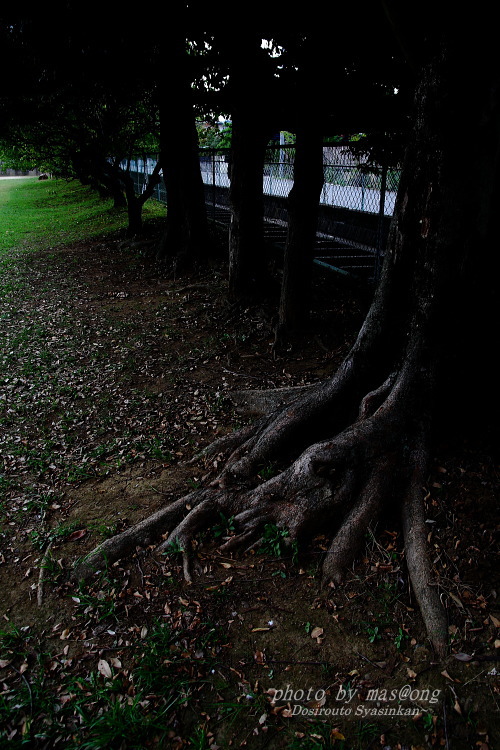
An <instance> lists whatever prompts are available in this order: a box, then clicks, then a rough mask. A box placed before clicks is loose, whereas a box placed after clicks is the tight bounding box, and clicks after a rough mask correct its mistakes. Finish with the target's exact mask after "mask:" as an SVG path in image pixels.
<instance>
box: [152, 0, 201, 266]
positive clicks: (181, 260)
mask: <svg viewBox="0 0 500 750" xmlns="http://www.w3.org/2000/svg"><path fill="white" fill-rule="evenodd" d="M184 12H185V9H184ZM180 27H182V23H180ZM185 38H186V37H185V34H183V33H182V28H180V29H179V28H174V29H170V27H169V32H168V33H167V34H166V37H165V39H164V45H163V59H164V66H165V67H164V72H163V75H162V77H161V82H160V161H161V164H162V169H163V179H164V181H165V188H166V191H167V229H166V233H165V236H164V238H163V240H162V243H161V246H160V248H159V255H160V257H163V258H166V257H172V258H175V259H176V262H177V264H180V265H189V264H191V263H193V262H195V261H199V260H201V259H203V258H204V257H206V256H207V254H208V249H209V235H208V224H207V216H206V206H205V193H204V186H203V180H202V176H201V170H200V160H199V153H198V136H197V132H196V126H195V119H194V111H193V102H192V92H191V84H190V79H189V71H188V59H187V57H188V56H187V54H186V51H185V49H184V43H185Z"/></svg>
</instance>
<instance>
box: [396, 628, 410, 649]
mask: <svg viewBox="0 0 500 750" xmlns="http://www.w3.org/2000/svg"><path fill="white" fill-rule="evenodd" d="M407 638H408V636H407V635H406V633H405V632H404V630H403V629H402V628H399V629H398V632H397V633H396V635H395V637H394V645H395V646H396V648H397V649H398V650H400V649H401V648H403V646H404V642H405V640H406V639H407Z"/></svg>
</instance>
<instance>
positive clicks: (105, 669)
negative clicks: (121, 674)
mask: <svg viewBox="0 0 500 750" xmlns="http://www.w3.org/2000/svg"><path fill="white" fill-rule="evenodd" d="M97 670H98V672H100V673H101V674H102V675H103V677H111V676H112V672H111V667H110V666H109V664H108V662H107V661H106V659H99V661H98V662H97Z"/></svg>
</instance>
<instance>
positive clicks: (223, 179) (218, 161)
mask: <svg viewBox="0 0 500 750" xmlns="http://www.w3.org/2000/svg"><path fill="white" fill-rule="evenodd" d="M294 160H295V148H294V147H293V146H270V147H268V148H267V150H266V157H265V161H264V175H263V192H264V195H268V196H276V197H279V198H287V197H288V194H289V193H290V190H291V188H292V185H293V169H294ZM230 164H231V159H230V149H203V150H201V151H200V169H201V175H202V179H203V183H204V184H205V186H206V188H214V190H213V191H212V193H211V192H210V189H208V190H206V194H207V202H208V203H209V204H210V202H212V204H213V202H214V201H215V205H217V204H219V203H220V205H221V206H223V207H225V206H227V205H228V196H225V195H224V191H225V190H229V187H230V168H231V167H230ZM155 165H156V157H154V156H151V155H146V156H143V157H138V158H136V159H134V160H132V161H131V162H130V173H131V176H132V178H133V180H134V184H135V187H136V191H137V193H139V194H141V193H142V192H143V190H144V187H145V185H146V183H147V180H148V177H149V175H150V174H152V172H153V169H154V167H155ZM122 166H123V167H125V166H126V165H125V164H123V165H122ZM323 172H324V183H323V189H322V191H321V197H320V204H322V205H325V206H336V207H339V208H347V209H349V210H351V211H362V212H367V213H374V214H379V213H383V214H384V215H385V216H392V214H393V212H394V203H395V199H396V193H397V189H398V184H399V176H400V172H401V170H400V167H399V166H398V165H396V166H389V165H387V164H374V163H373V162H371V161H370V160H369V159H368V157H367V156H366V155H363V154H360V155H356V154H355V153H353V152H352V150H351V149H349V148H348V147H346V146H329V145H326V146H324V148H323ZM219 188H220V190H219ZM210 197H212V201H210ZM155 198H156V199H157V200H159V201H161V202H166V192H165V186H164V185H163V183H159V184H158V185H157V187H156V190H155Z"/></svg>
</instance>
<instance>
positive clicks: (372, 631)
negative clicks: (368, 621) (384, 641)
mask: <svg viewBox="0 0 500 750" xmlns="http://www.w3.org/2000/svg"><path fill="white" fill-rule="evenodd" d="M366 632H367V633H368V640H369V641H370V643H375V641H379V640H380V637H381V636H380V628H379V626H378V625H366Z"/></svg>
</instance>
